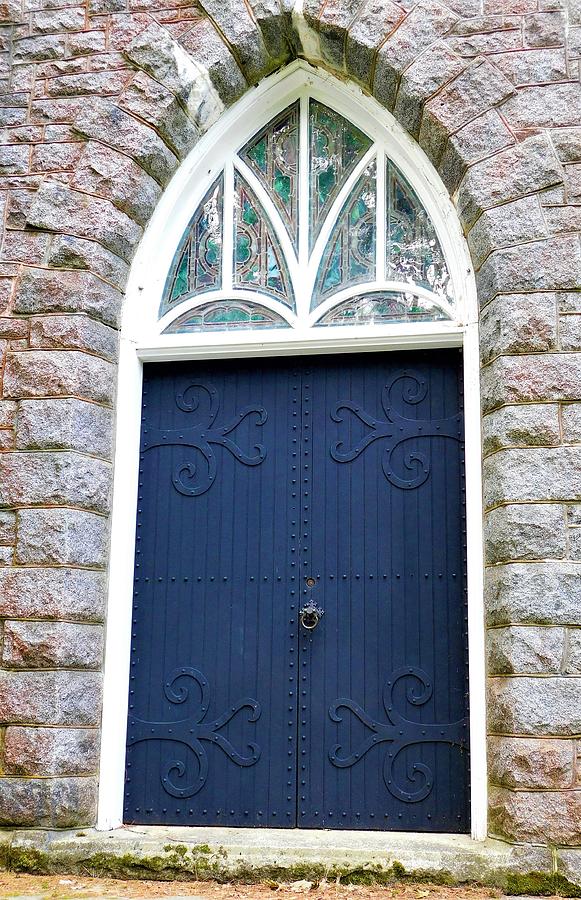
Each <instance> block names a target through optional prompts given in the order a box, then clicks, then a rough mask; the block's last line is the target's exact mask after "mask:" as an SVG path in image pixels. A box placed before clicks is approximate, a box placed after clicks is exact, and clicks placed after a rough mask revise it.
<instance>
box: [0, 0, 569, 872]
mask: <svg viewBox="0 0 581 900" xmlns="http://www.w3.org/2000/svg"><path fill="white" fill-rule="evenodd" d="M168 4H169V6H168V7H167V8H165V7H163V4H162V3H160V2H159V0H84V2H81V0H0V16H1V19H2V26H1V28H0V52H1V61H0V79H1V89H2V93H3V96H2V111H1V116H2V119H1V147H0V173H1V176H2V178H1V182H2V200H1V204H2V224H3V226H4V228H3V239H2V250H1V260H0V304H1V306H0V309H1V312H0V350H1V357H2V365H1V367H0V388H1V398H2V399H1V400H0V449H1V451H2V452H1V453H0V507H1V512H0V627H1V630H2V637H1V644H0V646H1V659H0V665H1V667H2V669H1V671H0V823H1V824H2V825H4V826H9V827H18V828H30V827H38V826H40V827H43V828H74V827H77V826H90V825H91V824H93V823H94V821H95V814H96V792H97V783H98V778H99V772H98V740H99V721H100V707H101V670H102V662H103V628H104V621H105V616H106V610H105V582H106V577H107V560H108V535H109V520H108V516H109V512H110V497H111V484H112V476H113V472H112V464H111V460H112V439H111V438H112V422H113V418H114V410H115V390H116V360H117V330H118V327H119V322H120V315H121V310H122V306H123V289H124V286H125V283H126V279H127V273H128V268H129V266H130V264H131V260H132V257H133V255H134V253H135V250H136V247H137V245H138V244H139V241H140V238H141V235H142V233H143V230H144V228H145V226H146V225H147V223H148V221H149V219H150V217H151V215H152V212H153V210H154V208H155V206H156V203H157V201H158V200H159V197H160V195H161V193H162V191H163V189H164V187H165V186H166V185H167V183H168V181H169V180H170V178H171V177H172V175H173V174H174V172H175V171H176V169H177V168H178V166H179V165H180V161H181V160H183V159H184V157H185V156H186V154H187V153H188V151H189V150H190V149H191V148H192V147H193V146H194V145H195V144H196V142H197V141H198V140H199V138H200V136H201V135H202V134H204V133H205V132H206V131H207V130H208V129H209V128H210V127H211V125H212V124H213V123H214V122H216V121H217V120H218V119H219V117H220V115H221V113H222V111H223V110H224V109H226V108H227V107H229V106H230V105H231V104H233V103H234V102H235V101H236V100H237V99H238V98H240V97H241V96H242V95H243V94H244V92H245V91H246V90H247V89H248V88H249V86H251V85H254V84H256V83H257V82H258V81H260V80H261V79H262V78H264V77H266V76H267V75H269V74H270V73H272V72H274V71H275V70H277V69H280V68H281V67H283V66H284V65H285V64H287V63H288V62H290V61H292V60H293V59H294V58H296V57H305V58H306V59H308V60H309V61H310V62H311V63H312V64H313V65H316V66H321V67H324V68H325V69H327V70H329V71H331V72H334V73H337V74H338V75H339V76H340V77H341V78H343V79H344V78H350V79H352V80H353V81H354V82H355V83H357V84H358V85H360V86H361V87H362V88H363V89H364V90H365V91H366V92H368V93H369V94H371V95H373V97H375V98H376V99H377V100H378V101H379V102H380V103H381V104H383V105H384V106H385V107H386V108H387V109H389V110H390V111H391V112H392V113H393V114H394V115H395V117H396V118H397V119H398V121H399V122H400V123H401V124H402V125H403V126H404V127H405V128H406V129H407V130H408V132H409V133H410V134H411V135H412V136H413V138H415V139H416V140H417V141H418V143H419V144H420V146H421V147H422V148H423V150H424V151H425V153H426V154H427V156H428V157H429V159H430V160H431V161H432V163H433V164H434V166H435V167H436V169H437V171H438V172H439V174H440V176H441V178H442V179H443V182H444V183H445V185H446V186H447V188H448V190H449V192H450V195H451V197H452V200H453V202H454V204H455V206H456V209H457V211H458V216H459V218H460V221H461V223H462V226H463V229H464V232H465V234H466V237H467V240H468V243H469V246H470V249H471V252H472V257H473V261H474V266H475V268H476V270H477V273H478V292H479V302H480V308H481V320H480V341H481V359H482V440H483V450H484V502H485V519H486V521H485V533H486V564H487V568H486V628H487V646H488V663H487V664H488V690H489V699H488V730H489V735H490V737H489V745H488V752H489V760H488V762H489V781H490V809H489V830H490V834H491V835H493V836H498V837H501V838H503V839H505V840H507V841H512V842H520V843H532V844H549V845H551V847H560V848H569V849H565V850H563V851H562V852H559V853H557V855H556V856H555V860H556V865H558V866H559V867H560V868H559V871H562V873H563V874H565V875H566V876H567V877H569V878H571V879H573V880H577V882H581V849H574V848H579V847H580V846H581V577H580V571H581V565H580V564H581V499H580V494H581V402H580V396H581V353H580V352H579V351H580V348H581V292H580V287H581V245H580V240H581V238H580V230H581V125H580V123H581V94H580V87H579V79H580V57H581V0H568V2H567V0H447V2H439V0H421V2H416V0H304V2H297V3H293V2H291V0H168ZM162 7H163V8H162Z"/></svg>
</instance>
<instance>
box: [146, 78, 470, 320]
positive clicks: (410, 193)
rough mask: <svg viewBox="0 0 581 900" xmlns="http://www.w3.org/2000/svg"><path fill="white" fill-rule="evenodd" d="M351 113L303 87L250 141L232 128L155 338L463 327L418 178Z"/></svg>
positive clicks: (189, 232)
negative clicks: (235, 136)
mask: <svg viewBox="0 0 581 900" xmlns="http://www.w3.org/2000/svg"><path fill="white" fill-rule="evenodd" d="M352 112H353V113H355V110H352ZM264 118H267V116H266V115H265V116H264ZM353 118H355V119H357V115H356V114H355V115H353V116H351V115H349V112H348V110H346V109H345V108H342V107H341V104H340V103H338V102H337V97H333V96H331V98H330V99H329V98H327V97H325V96H321V92H318V93H317V92H310V91H309V90H308V89H303V90H301V91H298V92H297V93H296V94H295V98H294V99H293V98H292V97H291V98H289V97H288V94H287V97H286V98H285V100H284V103H282V104H281V105H280V108H279V110H278V112H276V111H274V112H273V111H271V113H270V115H269V116H268V119H269V120H268V121H267V122H266V124H264V125H263V126H262V127H258V128H257V129H256V130H255V131H254V133H253V134H252V136H251V137H250V138H248V134H249V130H246V131H245V133H244V128H245V125H244V124H243V125H242V127H241V128H240V129H239V130H238V134H239V135H240V134H241V135H242V138H243V139H242V140H240V139H239V142H238V143H237V142H236V140H234V141H232V139H230V141H229V145H228V148H229V149H228V151H227V152H225V153H224V155H223V157H222V161H221V162H220V161H219V162H218V163H217V164H216V160H214V164H213V166H212V165H211V166H208V168H207V169H206V177H207V182H206V184H203V182H202V183H200V179H198V178H197V179H196V192H197V197H196V200H195V202H194V203H192V204H191V205H190V208H189V210H188V214H187V219H183V218H182V221H187V220H188V219H189V221H187V225H186V227H185V229H184V226H183V225H182V226H181V229H182V231H183V233H182V236H181V240H179V243H178V245H177V249H176V247H175V244H174V250H175V252H174V255H173V260H172V261H171V264H170V265H169V271H168V268H167V264H166V269H165V273H166V275H167V277H165V276H164V277H165V284H164V286H163V290H162V291H161V297H160V294H158V301H157V302H158V329H159V333H161V334H162V335H184V334H189V333H191V334H195V333H198V337H199V336H200V333H205V334H206V335H207V334H209V333H210V332H225V331H230V332H236V331H238V332H243V331H244V330H249V329H253V330H255V331H259V332H261V333H264V332H265V331H269V330H273V329H287V330H289V329H295V330H296V329H298V330H300V331H301V333H302V334H303V335H304V334H305V331H308V332H309V333H311V334H312V335H313V336H315V335H316V336H318V337H322V336H323V334H324V333H325V332H324V331H323V329H327V331H328V330H329V327H330V326H331V327H332V326H339V327H340V326H347V327H349V326H350V327H351V328H361V327H365V328H366V330H368V329H369V327H370V326H373V327H377V326H392V325H399V326H400V327H401V326H402V325H404V326H407V327H408V328H410V329H413V328H414V326H417V325H418V323H421V324H423V325H424V326H425V325H426V323H432V324H439V325H443V324H445V323H447V324H448V325H449V326H454V325H455V326H459V325H461V323H462V320H463V317H462V313H461V309H460V307H461V296H459V295H460V294H461V290H460V291H459V290H458V279H457V278H456V279H455V277H454V271H453V269H454V266H453V265H451V264H450V259H449V256H450V253H449V246H450V241H449V240H448V246H446V240H445V238H446V235H445V231H446V229H445V227H444V226H443V224H442V223H443V222H445V217H444V216H443V215H440V213H439V212H438V210H437V206H438V202H437V200H436V202H435V203H434V196H433V194H432V198H431V200H430V201H429V202H427V203H426V198H425V197H424V199H423V198H422V187H421V185H422V183H425V182H426V178H425V174H423V175H422V178H419V179H414V177H413V171H414V169H413V162H412V163H410V165H408V166H406V165H402V154H401V148H400V150H399V158H398V161H397V162H396V160H394V158H393V154H392V153H391V152H390V145H389V139H388V138H389V135H388V134H387V131H386V132H385V133H386V139H382V137H381V135H382V132H381V128H380V127H378V125H377V123H373V122H372V121H369V127H366V124H365V118H364V117H363V116H359V118H358V119H357V124H355V122H354V121H353ZM234 130H236V129H234ZM410 145H411V141H410ZM414 149H415V150H416V151H417V153H418V154H421V151H419V150H418V149H417V148H414ZM219 151H220V148H219V141H218V145H217V147H216V154H217V156H219ZM396 157H397V154H396ZM427 166H429V164H427ZM402 169H406V174H404V171H402ZM422 179H423V182H422ZM446 200H447V198H446ZM448 202H449V201H448ZM438 219H439V221H437V220H438ZM176 241H177V236H176ZM455 281H456V284H455ZM160 287H161V285H160ZM271 333H272V334H273V335H274V333H275V332H271ZM278 333H279V334H280V332H278ZM286 334H287V335H288V336H289V337H290V336H291V335H292V331H287V332H286Z"/></svg>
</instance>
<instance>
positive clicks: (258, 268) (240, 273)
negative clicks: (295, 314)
mask: <svg viewBox="0 0 581 900" xmlns="http://www.w3.org/2000/svg"><path fill="white" fill-rule="evenodd" d="M234 193H235V210H234V255H235V260H234V262H235V265H234V283H235V284H236V286H237V287H239V288H246V289H251V290H255V291H264V292H265V293H267V294H271V295H272V296H274V297H276V299H278V300H282V302H283V303H285V304H286V305H287V306H289V307H291V309H294V295H293V290H292V286H291V280H290V275H289V272H288V269H287V266H286V263H285V259H284V254H283V251H282V247H281V246H280V243H279V240H278V238H277V236H276V233H275V231H274V228H273V227H272V225H271V223H270V221H269V220H268V217H267V215H266V213H265V211H264V209H263V208H262V206H261V204H260V203H259V202H258V200H257V198H256V196H255V195H254V193H253V191H252V190H251V188H250V186H249V185H248V184H247V183H246V181H245V180H244V178H243V177H242V175H241V174H240V173H238V172H237V173H236V175H235V178H234Z"/></svg>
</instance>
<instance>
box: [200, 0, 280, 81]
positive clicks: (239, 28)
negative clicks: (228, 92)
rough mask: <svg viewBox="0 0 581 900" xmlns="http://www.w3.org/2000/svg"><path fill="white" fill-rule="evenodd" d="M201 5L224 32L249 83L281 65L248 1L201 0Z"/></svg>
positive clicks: (222, 32)
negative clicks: (269, 47)
mask: <svg viewBox="0 0 581 900" xmlns="http://www.w3.org/2000/svg"><path fill="white" fill-rule="evenodd" d="M200 6H201V7H202V9H204V11H205V12H206V13H208V15H209V16H210V18H211V19H212V20H213V22H214V23H215V24H216V25H217V27H218V29H219V30H220V33H221V34H223V35H224V37H225V39H226V41H227V43H228V45H229V47H230V48H231V49H232V52H233V55H234V56H235V57H236V58H237V59H238V60H239V62H240V67H241V69H242V71H243V73H244V75H245V77H246V80H247V82H248V84H256V83H257V82H258V81H259V80H260V79H261V78H264V76H265V75H268V74H270V72H272V71H273V70H274V69H275V68H276V67H277V65H278V63H279V60H276V59H272V57H271V56H270V55H269V54H268V52H267V49H266V47H265V44H264V39H263V37H262V32H261V31H260V29H259V27H258V25H257V22H256V19H255V18H254V16H253V15H251V12H250V9H249V5H248V4H247V3H246V2H244V0H229V2H228V3H224V2H223V0H200Z"/></svg>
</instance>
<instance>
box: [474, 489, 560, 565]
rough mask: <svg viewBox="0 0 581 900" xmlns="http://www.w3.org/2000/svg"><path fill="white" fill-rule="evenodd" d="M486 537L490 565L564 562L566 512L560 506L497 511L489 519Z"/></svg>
mask: <svg viewBox="0 0 581 900" xmlns="http://www.w3.org/2000/svg"><path fill="white" fill-rule="evenodd" d="M484 536H485V550H486V560H487V562H489V563H499V562H509V561H511V560H515V561H516V560H525V559H527V560H538V559H546V558H553V559H562V558H564V556H565V554H566V551H567V535H566V530H565V517H564V512H563V509H562V507H561V506H560V505H559V504H557V503H546V504H542V503H531V504H524V503H521V504H513V505H511V506H503V507H498V508H497V509H493V510H491V511H490V512H489V513H488V515H487V516H486V518H485V524H484Z"/></svg>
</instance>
